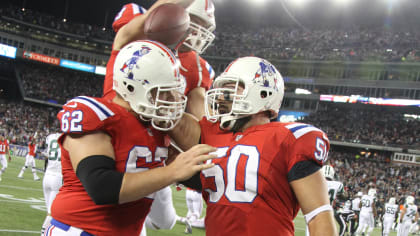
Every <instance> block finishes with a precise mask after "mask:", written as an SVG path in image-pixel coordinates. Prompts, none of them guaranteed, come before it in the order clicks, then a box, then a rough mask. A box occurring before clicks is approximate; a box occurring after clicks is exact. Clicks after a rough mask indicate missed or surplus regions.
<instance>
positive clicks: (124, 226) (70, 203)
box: [46, 41, 216, 235]
mask: <svg viewBox="0 0 420 236" xmlns="http://www.w3.org/2000/svg"><path fill="white" fill-rule="evenodd" d="M139 50H142V51H143V52H144V53H143V54H141V56H139ZM133 57H139V58H138V60H133ZM130 63H134V64H130ZM128 64H129V65H128ZM178 66H179V63H178V62H177V59H176V58H175V55H173V54H172V52H171V51H170V50H169V49H168V48H166V47H165V46H164V45H162V44H159V43H157V42H153V41H136V42H132V43H130V44H128V45H126V46H125V47H124V48H122V49H121V50H120V52H119V53H118V56H117V57H116V59H115V65H114V67H115V69H114V80H115V81H114V90H115V91H116V93H117V95H116V96H115V97H114V98H113V99H112V100H108V99H104V98H92V97H85V96H80V97H76V98H74V99H72V100H70V101H69V102H67V103H66V104H65V105H64V106H63V110H61V111H60V112H59V113H58V115H57V117H58V119H59V120H60V123H61V131H62V132H63V135H62V136H61V137H60V138H59V140H58V142H59V144H60V147H61V153H62V157H61V158H62V160H61V162H62V172H63V179H64V183H63V186H62V187H61V188H60V192H59V193H58V194H57V196H56V198H55V200H54V202H53V205H52V208H51V213H52V214H51V215H52V217H53V219H52V220H51V226H50V227H49V228H48V229H47V230H46V235H55V234H58V235H76V234H78V235H81V234H82V235H84V234H87V233H89V234H93V235H139V234H140V232H141V229H142V226H143V223H144V220H145V218H146V215H147V213H148V212H149V210H150V206H151V204H152V202H153V193H154V192H156V191H158V190H159V189H161V188H163V187H166V186H168V185H170V184H172V183H174V182H177V181H180V180H183V179H186V178H190V177H191V176H192V175H193V174H195V173H196V172H197V171H200V170H204V169H206V168H209V167H211V166H212V165H209V164H205V163H204V162H205V161H206V160H208V159H209V158H213V157H214V156H213V155H209V154H208V152H212V151H215V150H216V149H215V148H213V147H211V146H208V145H204V144H202V145H197V146H195V147H193V148H191V149H190V150H188V151H186V152H184V153H182V154H180V155H178V157H177V158H176V159H175V160H174V161H172V162H171V164H169V165H167V166H163V161H164V160H165V159H166V158H167V156H168V149H167V147H166V146H165V140H164V133H163V132H162V131H167V130H170V129H172V128H173V127H174V126H176V124H177V122H178V121H179V119H180V118H181V117H182V114H183V112H184V110H185V106H186V97H185V96H184V95H183V94H182V93H180V91H181V90H182V89H183V85H182V82H181V78H180V74H179V68H178ZM129 68H131V69H129ZM157 167H160V168H157ZM86 219H89V220H86ZM83 232H86V233H83Z"/></svg>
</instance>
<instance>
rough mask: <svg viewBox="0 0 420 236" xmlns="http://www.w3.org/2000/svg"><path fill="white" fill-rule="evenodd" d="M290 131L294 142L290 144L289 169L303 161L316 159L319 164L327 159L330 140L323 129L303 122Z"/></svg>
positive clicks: (290, 136)
mask: <svg viewBox="0 0 420 236" xmlns="http://www.w3.org/2000/svg"><path fill="white" fill-rule="evenodd" d="M299 127H301V128H299ZM296 128H299V129H296ZM290 131H291V133H290V135H289V138H290V140H291V143H292V144H291V146H290V147H291V151H290V153H291V156H290V158H289V160H288V171H290V170H291V169H292V167H293V166H294V165H295V164H296V163H298V162H301V161H308V160H309V161H314V162H315V163H317V164H318V165H319V166H322V165H323V164H324V163H325V161H327V158H328V151H329V149H330V142H329V140H328V138H327V135H326V134H325V133H324V132H323V131H322V130H320V129H317V128H315V127H313V126H311V125H305V124H302V126H297V127H295V128H293V129H290Z"/></svg>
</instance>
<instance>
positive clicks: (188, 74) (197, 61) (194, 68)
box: [178, 51, 215, 95]
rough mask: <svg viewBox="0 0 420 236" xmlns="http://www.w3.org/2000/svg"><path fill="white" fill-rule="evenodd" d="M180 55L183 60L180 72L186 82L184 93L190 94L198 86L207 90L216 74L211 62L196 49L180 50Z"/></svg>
mask: <svg viewBox="0 0 420 236" xmlns="http://www.w3.org/2000/svg"><path fill="white" fill-rule="evenodd" d="M178 57H179V60H180V61H181V68H180V72H181V75H182V76H184V78H185V82H186V86H185V87H186V88H185V92H184V94H185V95H188V94H189V93H190V91H191V90H193V89H195V88H197V87H202V88H204V89H205V90H206V91H207V90H208V89H209V88H210V86H211V83H212V81H213V79H214V75H215V74H214V71H213V68H212V67H211V66H210V64H209V63H208V62H207V61H206V60H204V59H203V58H202V57H200V56H199V55H198V54H197V53H196V52H195V51H189V52H180V53H178Z"/></svg>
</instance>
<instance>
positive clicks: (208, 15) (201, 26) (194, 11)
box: [183, 0, 216, 54]
mask: <svg viewBox="0 0 420 236" xmlns="http://www.w3.org/2000/svg"><path fill="white" fill-rule="evenodd" d="M187 11H188V13H189V14H190V17H191V22H190V34H189V35H188V36H187V38H186V39H185V41H184V43H183V45H184V46H186V47H187V48H190V49H191V50H194V51H196V52H197V53H198V54H202V53H204V51H205V50H206V49H207V48H208V47H209V46H210V45H211V43H212V42H213V40H214V39H215V35H214V33H213V31H214V30H215V29H216V21H215V18H214V5H213V2H212V1H211V0H196V1H194V2H193V3H192V4H191V5H190V6H189V7H188V8H187Z"/></svg>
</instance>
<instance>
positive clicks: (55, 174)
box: [41, 133, 63, 234]
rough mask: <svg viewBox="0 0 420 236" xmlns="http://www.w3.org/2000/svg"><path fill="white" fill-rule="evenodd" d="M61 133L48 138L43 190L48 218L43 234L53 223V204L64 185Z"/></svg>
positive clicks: (43, 226)
mask: <svg viewBox="0 0 420 236" xmlns="http://www.w3.org/2000/svg"><path fill="white" fill-rule="evenodd" d="M60 135H61V134H60V133H52V134H50V135H48V136H47V138H46V140H45V143H46V144H47V149H46V150H45V153H44V155H45V156H46V158H47V159H48V164H47V168H46V170H45V174H44V179H43V180H42V188H43V190H44V199H45V205H46V206H47V216H46V217H45V220H44V223H43V224H42V229H41V234H43V233H44V231H45V229H46V228H48V226H49V225H50V223H51V204H52V202H53V201H54V198H55V196H56V195H57V193H58V191H59V190H60V187H61V186H62V185H63V175H62V174H61V150H60V146H59V145H58V138H59V137H60Z"/></svg>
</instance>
